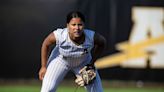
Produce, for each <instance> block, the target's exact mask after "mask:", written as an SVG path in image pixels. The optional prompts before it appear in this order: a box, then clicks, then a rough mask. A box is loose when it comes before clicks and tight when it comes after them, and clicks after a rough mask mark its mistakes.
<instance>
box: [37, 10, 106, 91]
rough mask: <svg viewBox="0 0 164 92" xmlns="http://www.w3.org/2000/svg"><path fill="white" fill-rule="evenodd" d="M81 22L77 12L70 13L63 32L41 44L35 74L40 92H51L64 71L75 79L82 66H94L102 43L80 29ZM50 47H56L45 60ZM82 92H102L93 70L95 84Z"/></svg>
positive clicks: (100, 38)
mask: <svg viewBox="0 0 164 92" xmlns="http://www.w3.org/2000/svg"><path fill="white" fill-rule="evenodd" d="M84 22H85V18H84V16H83V15H82V14H81V13H80V12H77V11H74V12H71V13H69V14H68V15H67V28H64V29H57V30H55V31H53V32H52V33H51V34H49V35H48V36H47V37H46V38H45V40H44V41H43V44H42V48H41V69H40V71H39V79H40V80H43V81H42V88H41V92H55V91H56V89H57V87H58V85H59V84H60V82H61V81H62V80H63V78H64V76H65V75H66V74H67V73H68V71H72V72H73V73H74V74H75V75H76V76H79V71H80V69H82V68H83V67H84V66H85V65H87V64H90V65H92V66H94V62H95V61H96V59H97V58H98V56H99V55H100V53H101V52H102V51H103V49H104V46H105V39H104V38H103V37H102V36H101V35H99V34H97V33H95V32H94V31H92V30H88V29H84ZM52 44H56V47H55V48H54V49H53V50H52V52H51V55H50V57H49V58H47V57H48V51H49V46H50V45H52ZM47 61H48V62H47ZM85 88H86V89H87V91H88V92H103V89H102V85H101V79H100V77H99V74H98V72H97V70H96V78H95V80H94V81H93V82H92V83H91V84H89V85H86V86H85Z"/></svg>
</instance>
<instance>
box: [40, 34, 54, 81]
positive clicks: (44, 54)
mask: <svg viewBox="0 0 164 92" xmlns="http://www.w3.org/2000/svg"><path fill="white" fill-rule="evenodd" d="M54 43H56V38H55V35H54V33H53V32H52V33H50V34H49V35H48V36H47V37H46V38H45V39H44V41H43V43H42V47H41V68H40V71H39V79H40V80H43V77H44V75H45V73H46V70H47V69H46V68H47V61H48V52H49V48H50V46H51V45H52V44H54Z"/></svg>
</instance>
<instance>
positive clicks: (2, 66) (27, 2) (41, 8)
mask: <svg viewBox="0 0 164 92" xmlns="http://www.w3.org/2000/svg"><path fill="white" fill-rule="evenodd" d="M133 6H154V7H164V1H163V0H2V1H0V78H1V79H19V78H24V79H30V78H36V79H37V78H38V71H39V68H40V48H41V44H42V41H43V39H44V38H45V37H46V36H47V35H48V34H49V33H50V32H52V31H53V30H55V29H56V28H63V27H65V26H66V14H67V13H68V12H70V11H72V10H79V11H81V12H82V13H84V14H85V16H86V28H90V29H93V30H95V31H97V32H99V33H100V34H102V35H103V36H104V37H105V38H106V39H107V48H106V50H105V52H104V53H103V55H102V57H103V56H106V55H110V54H113V53H116V52H118V51H117V50H116V49H115V45H116V44H117V43H119V42H122V41H126V40H128V38H129V33H130V31H131V27H132V25H133V23H132V21H131V8H132V7H133ZM99 72H100V75H101V77H102V78H103V79H114V80H115V79H116V80H143V81H155V82H163V81H164V69H130V68H129V69H128V68H121V67H119V66H116V67H110V68H106V69H101V70H99ZM71 76H72V74H68V75H67V77H68V78H70V77H71Z"/></svg>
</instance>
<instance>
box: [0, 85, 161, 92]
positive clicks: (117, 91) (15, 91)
mask: <svg viewBox="0 0 164 92" xmlns="http://www.w3.org/2000/svg"><path fill="white" fill-rule="evenodd" d="M39 91H40V86H29V85H28V86H25V85H23V86H21V85H18V86H17V85H13V86H12V85H5V86H0V92H39ZM74 91H75V87H66V86H60V87H59V88H58V90H57V92H74ZM77 92H86V91H85V90H84V88H79V89H78V90H77ZM104 92H164V88H122V87H121V88H113V87H111V88H105V89H104Z"/></svg>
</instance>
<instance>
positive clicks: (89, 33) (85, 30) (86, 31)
mask: <svg viewBox="0 0 164 92" xmlns="http://www.w3.org/2000/svg"><path fill="white" fill-rule="evenodd" d="M84 32H85V34H88V35H91V34H93V35H94V34H95V32H94V31H93V30H90V29H84Z"/></svg>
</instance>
